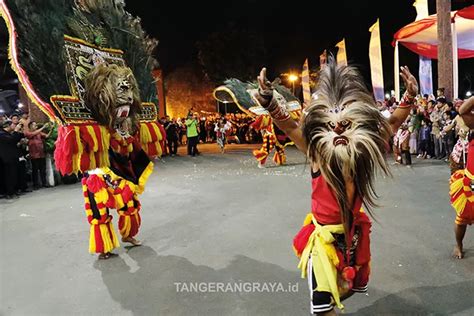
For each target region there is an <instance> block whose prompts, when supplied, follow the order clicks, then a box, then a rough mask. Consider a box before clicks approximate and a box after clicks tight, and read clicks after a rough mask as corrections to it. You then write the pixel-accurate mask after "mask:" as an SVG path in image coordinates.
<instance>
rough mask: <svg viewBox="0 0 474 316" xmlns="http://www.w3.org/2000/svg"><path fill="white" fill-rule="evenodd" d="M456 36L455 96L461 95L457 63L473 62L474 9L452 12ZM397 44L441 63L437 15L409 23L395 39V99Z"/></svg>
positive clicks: (397, 66)
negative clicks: (469, 59)
mask: <svg viewBox="0 0 474 316" xmlns="http://www.w3.org/2000/svg"><path fill="white" fill-rule="evenodd" d="M451 25H452V34H453V78H454V87H453V88H454V89H453V92H454V96H455V97H457V94H458V71H457V70H458V66H457V64H458V59H464V58H474V5H472V6H469V7H466V8H464V9H461V10H458V11H452V12H451ZM398 43H401V44H402V45H403V46H405V47H406V48H408V49H409V50H411V51H413V52H415V53H416V54H418V55H422V56H425V57H428V58H431V59H438V26H437V16H436V14H434V15H430V16H429V17H427V18H425V19H421V20H418V21H415V22H413V23H410V24H408V25H406V26H404V27H403V28H401V29H400V30H398V32H397V33H395V35H394V36H393V42H392V45H393V46H394V47H395V95H396V97H397V98H399V95H400V92H399V91H400V84H399V83H400V79H399V76H398V74H399V65H398Z"/></svg>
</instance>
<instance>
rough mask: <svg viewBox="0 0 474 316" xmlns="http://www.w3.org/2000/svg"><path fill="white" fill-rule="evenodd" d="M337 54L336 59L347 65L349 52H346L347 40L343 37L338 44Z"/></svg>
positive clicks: (338, 62) (340, 63) (339, 62)
mask: <svg viewBox="0 0 474 316" xmlns="http://www.w3.org/2000/svg"><path fill="white" fill-rule="evenodd" d="M336 47H337V48H338V50H337V55H336V60H337V64H338V65H342V66H347V54H346V40H345V39H344V38H343V39H342V41H340V42H339V43H337V44H336Z"/></svg>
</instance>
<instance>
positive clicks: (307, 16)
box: [126, 0, 474, 90]
mask: <svg viewBox="0 0 474 316" xmlns="http://www.w3.org/2000/svg"><path fill="white" fill-rule="evenodd" d="M413 2H414V1H413V0H404V1H374V0H372V1H369V0H358V1H354V0H344V1H337V0H333V1H324V2H323V3H322V2H321V1H311V2H310V1H302V0H293V1H284V0H272V1H263V0H260V1H257V0H239V1H236V0H228V1H219V2H217V1H189V2H187V1H186V2H183V1H166V2H164V1H151V0H149V1H145V0H142V1H127V2H126V3H127V10H128V11H130V12H131V13H132V14H133V15H137V16H140V17H141V18H142V23H143V27H144V28H145V30H146V31H147V32H148V33H149V34H150V35H151V36H153V37H155V38H157V39H158V40H159V41H160V43H159V46H158V49H157V53H156V54H157V58H158V60H159V62H160V64H161V67H162V68H163V71H164V73H165V75H166V73H169V72H171V71H173V69H175V68H176V67H179V66H181V65H184V64H187V63H197V57H196V56H197V50H196V45H195V43H196V41H197V40H200V39H202V38H204V37H205V36H206V35H207V34H209V33H210V32H214V31H218V30H221V29H223V28H225V27H226V26H228V25H229V23H233V25H235V27H237V28H242V29H249V30H252V31H256V32H260V33H262V34H263V36H264V39H265V46H266V49H267V52H268V56H267V57H268V58H267V60H266V66H267V68H269V70H270V74H273V75H278V74H279V73H283V72H287V71H289V70H292V69H293V70H296V71H300V69H301V67H302V64H303V62H304V60H305V58H306V57H308V58H309V62H310V67H312V65H313V66H316V65H318V64H319V55H320V54H321V53H322V51H323V50H324V49H328V50H332V51H333V52H336V49H335V48H334V45H335V44H336V43H337V42H338V41H340V40H341V39H342V38H343V37H344V38H345V39H346V49H347V55H348V59H349V62H350V63H351V62H352V63H354V64H357V65H359V68H360V69H361V71H362V73H363V74H364V76H365V77H366V78H367V79H368V78H369V58H368V45H369V39H370V33H369V32H368V29H369V27H370V26H371V25H372V24H373V23H374V22H375V21H376V19H377V18H380V28H381V34H382V54H383V66H384V72H385V76H384V80H385V85H386V89H388V88H393V48H392V46H391V41H392V38H393V34H394V33H395V32H396V31H397V30H398V29H400V28H401V27H403V26H405V25H406V24H408V23H410V22H412V21H414V19H415V17H416V11H415V8H414V7H413V6H412V4H413ZM311 3H313V4H312V5H311ZM428 3H429V12H430V14H433V13H435V10H436V1H435V0H429V1H428ZM472 4H474V0H453V1H452V9H453V10H456V9H460V8H464V7H466V6H469V5H472ZM387 7H389V8H387ZM400 47H401V48H400V64H401V65H403V64H407V65H408V66H410V68H411V69H412V71H413V72H415V73H417V72H418V70H417V68H418V62H417V60H418V57H417V56H416V55H415V54H414V53H412V52H410V51H408V50H407V49H405V48H404V47H403V46H400ZM434 64H436V63H434ZM459 70H460V78H461V79H460V88H461V89H462V90H464V89H467V88H469V87H468V86H467V85H469V84H470V82H469V80H466V79H465V77H466V76H468V75H469V74H470V76H471V80H474V77H473V74H474V60H473V59H469V60H464V61H461V62H460V65H459ZM257 71H258V69H256V72H257ZM435 72H436V69H434V73H435ZM435 80H436V79H435ZM434 87H436V81H434ZM470 88H471V89H473V88H474V82H473V85H472V86H471V87H470Z"/></svg>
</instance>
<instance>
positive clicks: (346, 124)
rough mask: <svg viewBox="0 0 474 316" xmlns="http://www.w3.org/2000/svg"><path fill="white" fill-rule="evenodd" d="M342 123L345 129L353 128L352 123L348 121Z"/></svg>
mask: <svg viewBox="0 0 474 316" xmlns="http://www.w3.org/2000/svg"><path fill="white" fill-rule="evenodd" d="M340 123H341V125H342V127H344V128H348V127H349V126H351V122H350V121H348V120H342V121H341V122H340Z"/></svg>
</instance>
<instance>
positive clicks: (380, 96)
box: [369, 19, 385, 101]
mask: <svg viewBox="0 0 474 316" xmlns="http://www.w3.org/2000/svg"><path fill="white" fill-rule="evenodd" d="M369 32H370V33H371V34H370V42H369V59H370V76H371V79H372V88H373V90H374V97H375V100H376V101H383V100H384V98H385V95H384V90H383V66H382V47H381V45H380V24H379V19H377V22H375V23H374V25H372V26H371V27H370V28H369Z"/></svg>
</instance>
